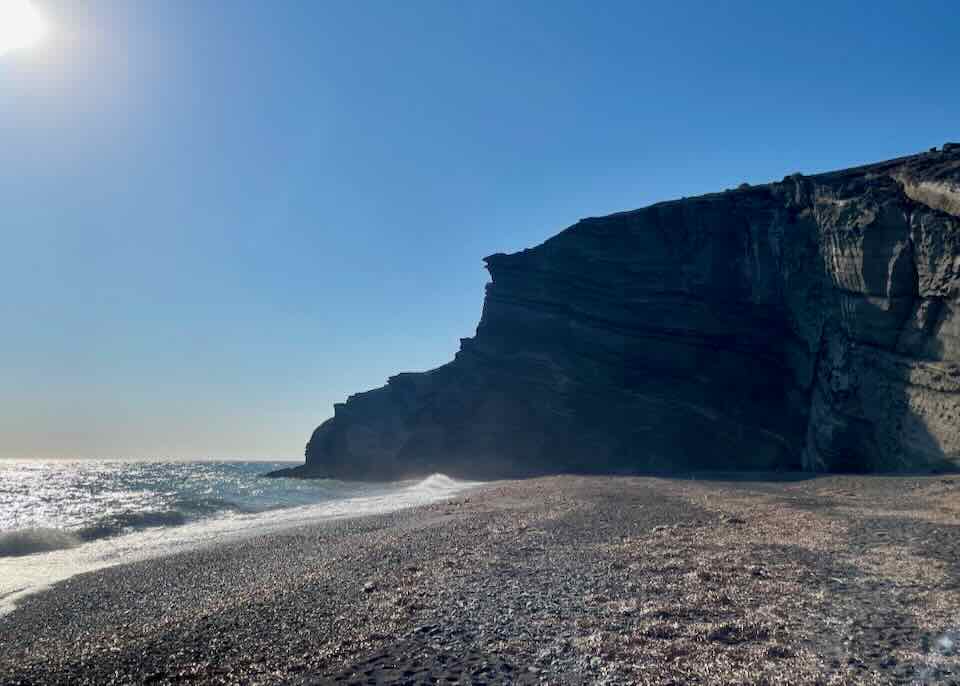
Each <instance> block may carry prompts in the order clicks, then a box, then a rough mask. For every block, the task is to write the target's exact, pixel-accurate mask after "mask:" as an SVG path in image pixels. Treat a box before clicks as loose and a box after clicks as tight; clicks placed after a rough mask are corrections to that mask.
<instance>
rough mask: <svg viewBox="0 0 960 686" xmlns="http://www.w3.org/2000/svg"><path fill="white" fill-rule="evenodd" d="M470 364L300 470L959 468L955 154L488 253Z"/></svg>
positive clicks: (443, 374) (446, 369) (351, 406)
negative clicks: (483, 296) (486, 277)
mask: <svg viewBox="0 0 960 686" xmlns="http://www.w3.org/2000/svg"><path fill="white" fill-rule="evenodd" d="M486 263H487V268H488V269H489V271H490V276H491V279H492V280H491V282H490V283H489V284H488V286H487V294H486V300H485V302H484V306H483V316H482V318H481V321H480V324H479V326H478V327H477V332H476V336H475V337H474V338H468V339H464V340H463V341H462V346H461V349H460V351H459V352H458V353H457V355H456V358H455V359H454V360H453V361H452V362H450V363H449V364H446V365H444V366H442V367H440V368H438V369H435V370H432V371H429V372H424V373H416V374H413V373H409V374H399V375H397V376H394V377H392V378H391V379H390V380H389V382H388V383H387V385H386V386H384V387H382V388H378V389H376V390H372V391H368V392H366V393H359V394H357V395H354V396H351V397H350V398H349V399H348V400H347V402H346V403H343V404H338V405H337V406H336V408H335V416H334V417H333V418H332V419H330V420H328V421H327V422H325V423H324V424H323V425H322V426H320V427H319V428H318V429H317V430H316V431H315V432H314V434H313V437H312V438H311V439H310V442H309V444H308V445H307V451H306V457H307V461H306V465H305V466H303V467H299V468H296V469H294V470H288V471H287V472H286V473H287V474H293V475H297V476H332V477H340V478H360V479H368V478H376V479H386V478H397V477H405V476H415V475H422V474H426V473H429V472H434V471H442V472H444V473H447V474H450V475H453V476H464V477H476V478H484V477H500V476H517V475H526V474H537V473H546V472H562V471H577V472H614V473H616V472H637V471H670V470H688V469H764V470H766V469H801V468H802V469H806V470H815V471H831V470H838V471H915V470H934V469H951V468H955V467H956V466H957V465H960V300H958V297H960V296H958V293H960V288H958V287H960V146H955V145H947V146H944V149H943V150H940V151H931V152H929V153H925V154H921V155H916V156H912V157H906V158H901V159H897V160H891V161H889V162H883V163H880V164H875V165H869V166H865V167H859V168H855V169H849V170H845V171H839V172H834V173H828V174H820V175H817V176H803V175H800V174H796V175H793V176H790V177H787V178H785V179H784V180H783V181H782V182H780V183H772V184H768V185H764V186H753V187H746V186H743V187H741V188H739V189H737V190H733V191H727V192H724V193H717V194H714V195H706V196H702V197H698V198H687V199H683V200H677V201H672V202H665V203H660V204H657V205H653V206H651V207H647V208H644V209H640V210H635V211H631V212H623V213H619V214H613V215H610V216H608V217H600V218H590V219H584V220H582V221H580V222H578V223H577V224H575V225H574V226H571V227H570V228H568V229H566V230H565V231H563V232H561V233H560V234H558V235H557V236H555V237H553V238H551V239H549V240H548V241H546V242H545V243H543V244H542V245H540V246H537V247H536V248H532V249H529V250H524V251H523V252H519V253H515V254H511V255H505V254H497V255H492V256H490V257H488V258H486Z"/></svg>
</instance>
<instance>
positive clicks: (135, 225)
mask: <svg viewBox="0 0 960 686" xmlns="http://www.w3.org/2000/svg"><path fill="white" fill-rule="evenodd" d="M4 1H7V0H0V2H4ZM34 4H35V6H36V7H37V8H38V9H39V10H40V11H41V12H42V14H43V15H44V16H45V17H46V18H47V20H48V23H49V25H50V29H51V30H50V35H49V36H48V37H47V40H45V41H44V42H43V43H42V44H39V45H36V46H34V47H32V48H30V49H25V50H19V51H14V52H9V53H6V54H3V55H0V151H2V153H0V240H2V249H0V327H2V328H0V457H4V458H30V457H38V458H53V457H57V458H85V457H91V458H94V457H99V458H173V457H176V458H183V459H211V458H212V459H223V458H264V459H280V458H289V459H297V458H299V457H301V456H302V454H303V446H304V444H305V442H306V440H307V439H308V437H309V434H310V432H311V431H312V430H313V428H314V427H315V426H316V425H317V424H318V423H320V422H321V421H323V420H324V419H326V418H327V417H329V416H330V415H331V414H332V409H333V408H332V405H333V403H334V402H341V401H343V400H344V399H345V398H346V396H348V395H349V394H351V393H356V392H359V391H363V390H367V389H370V388H374V387H376V386H380V385H382V384H383V383H384V382H385V381H386V379H387V377H388V376H390V375H392V374H394V373H397V372H399V371H416V370H424V369H429V368H432V367H435V366H438V365H440V364H443V363H444V362H446V361H448V360H450V359H451V358H452V357H453V354H454V352H455V351H456V350H457V348H458V346H459V339H460V338H461V337H467V336H471V335H473V332H474V330H475V327H476V324H477V321H478V319H479V316H480V312H481V306H482V301H483V289H484V285H485V283H486V282H487V280H488V278H487V274H486V272H485V271H484V269H483V264H482V258H483V257H484V256H486V255H489V254H492V253H495V252H511V251H516V250H520V249H523V248H525V247H530V246H532V245H536V244H538V243H540V242H542V241H543V240H545V239H546V238H548V237H549V236H551V235H553V234H555V233H556V232H558V231H559V230H561V229H563V228H564V227H566V226H568V225H570V224H572V223H574V222H576V221H577V220H578V219H580V218H582V217H586V216H596V215H602V214H607V213H610V212H615V211H620V210H626V209H632V208H636V207H641V206H644V205H647V204H650V203H652V202H656V201H659V200H666V199H671V198H677V197H681V196H690V195H696V194H700V193H706V192H711V191H718V190H722V189H724V188H729V187H733V186H736V185H738V184H740V183H741V182H744V181H746V182H750V183H762V182H765V181H769V180H777V179H780V178H782V177H783V176H785V175H787V174H790V173H794V172H797V171H799V172H804V173H813V172H817V171H826V170H829V169H834V168H842V167H846V166H851V165H856V164H862V163H867V162H872V161H878V160H882V159H887V158H891V157H896V156H900V155H905V154H910V153H914V152H919V151H921V150H925V149H928V148H930V147H933V146H936V145H941V144H943V143H944V142H947V141H950V140H958V139H960V87H958V86H960V83H958V81H960V40H957V36H958V35H960V12H957V11H956V5H955V0H950V1H946V0H945V1H943V2H933V1H922V0H918V1H915V2H909V3H907V2H884V1H883V0H874V1H871V2H869V3H864V2H842V1H841V2H837V1H831V2H804V3H796V2H670V3H665V2H632V1H631V2H615V1H613V0H605V1H604V2H602V3H597V2H588V1H583V2H564V1H562V0H550V1H548V2H535V1H533V0H527V1H524V2H512V1H511V2H505V1H503V2H501V1H499V0H480V1H477V2H459V1H453V0H449V1H445V2H439V1H437V2H434V1H431V0H412V1H411V2H404V3H397V2H387V1H382V2H381V1H376V2H375V1H352V0H351V1H349V2H347V1H344V2H326V1H321V0H318V1H316V2H299V1H294V0H258V1H256V2H254V1H250V0H229V1H228V0H217V1H214V0H137V1H133V0H122V1H119V0H118V1H112V0H87V1H85V0H59V1H55V0H34Z"/></svg>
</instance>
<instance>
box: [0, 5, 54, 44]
mask: <svg viewBox="0 0 960 686" xmlns="http://www.w3.org/2000/svg"><path fill="white" fill-rule="evenodd" d="M48 31H49V27H48V26H47V21H46V19H45V18H44V16H43V15H42V14H41V13H40V11H39V10H38V9H37V8H36V7H35V6H34V4H33V3H32V2H31V0H0V55H3V54H5V53H8V52H11V51H13V50H21V49H25V48H29V47H32V46H34V45H36V44H38V43H40V42H41V41H42V40H43V39H44V38H45V37H46V35H47V32H48Z"/></svg>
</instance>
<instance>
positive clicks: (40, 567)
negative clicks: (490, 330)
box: [0, 460, 475, 612]
mask: <svg viewBox="0 0 960 686" xmlns="http://www.w3.org/2000/svg"><path fill="white" fill-rule="evenodd" d="M286 466H290V463H271V462H124V461H94V460H77V461H38V460H0V612H3V611H9V610H10V609H11V608H12V607H13V604H14V602H15V601H16V600H18V599H19V598H21V597H22V596H23V595H25V594H26V593H30V592H34V591H36V590H38V589H40V588H43V587H44V586H47V585H49V584H51V583H54V582H56V581H59V580H62V579H65V578H68V577H70V576H72V575H74V574H78V573H80V572H85V571H91V570H94V569H98V568H101V567H105V566H109V565H114V564H119V563H123V562H132V561H135V560H140V559H144V558H147V557H152V556H156V555H162V554H169V553H173V552H178V551H182V550H189V549H191V548H195V547H197V546H200V545H209V544H215V543H217V542H222V541H227V540H231V539H236V538H238V537H242V536H249V535H253V534H259V533H268V532H271V531H276V530H279V529H282V528H287V527H291V526H295V525H297V524H304V523H311V522H317V521H322V520H324V519H331V518H337V517H349V516H358V515H364V514H374V513H380V512H389V511H392V510H397V509H401V508H405V507H412V506H415V505H422V504H426V503H430V502H435V501H437V500H442V499H444V498H448V497H450V496H452V495H454V494H456V493H458V492H460V491H463V490H464V489H467V488H470V487H472V486H473V485H475V484H472V483H468V482H462V481H455V480H453V479H449V478H447V477H445V476H443V475H439V474H436V475H433V476H431V477H428V478H426V479H422V480H413V481H401V482H392V483H358V482H344V481H335V480H330V479H312V480H300V479H286V478H283V479H267V478H264V477H263V474H265V473H267V472H269V471H272V470H274V469H279V468H281V467H286Z"/></svg>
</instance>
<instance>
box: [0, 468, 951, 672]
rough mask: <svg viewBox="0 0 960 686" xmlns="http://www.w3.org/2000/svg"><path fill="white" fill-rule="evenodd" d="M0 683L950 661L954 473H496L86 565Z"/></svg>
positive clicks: (871, 668)
mask: <svg viewBox="0 0 960 686" xmlns="http://www.w3.org/2000/svg"><path fill="white" fill-rule="evenodd" d="M0 683H3V684H131V683H149V684H168V683H193V684H233V683H244V684H274V683H285V684H428V683H437V684H457V683H459V684H541V683H546V684H594V683H596V684H733V683H736V684H874V683H875V684H916V683H931V684H933V683H937V684H955V683H960V477H957V476H924V477H854V476H829V477H820V478H808V477H806V476H802V475H796V476H790V475H770V476H769V477H768V478H764V477H762V476H760V475H746V476H741V477H738V478H734V477H731V476H729V475H714V476H710V475H695V478H691V477H686V478H646V477H579V476H560V477H549V478H541V479H531V480H526V481H516V482H497V483H493V484H488V485H485V486H481V487H478V488H476V489H473V490H471V491H468V492H466V493H464V494H461V495H458V496H457V497H454V498H452V499H450V500H448V501H445V502H442V503H437V504H432V505H428V506H424V507H418V508H413V509H408V510H401V511H398V512H394V513H391V514H385V515H375V516H368V517H360V518H355V519H343V520H336V521H330V522H325V523H322V524H314V525H310V526H302V527H299V528H291V529H289V530H284V531H282V532H279V533H273V534H271V535H269V536H267V535H264V536H258V537H253V538H249V539H246V540H241V541H233V542H230V543H227V544H223V545H215V546H210V547H206V548H204V549H201V550H197V551H192V552H186V553H182V554H177V555H171V556H167V557H162V558H159V559H153V560H146V561H142V562H138V563H135V564H130V565H122V566H118V567H112V568H108V569H103V570H100V571H96V572H92V573H88V574H83V575H79V576H75V577H72V578H70V579H68V580H66V581H63V582H61V583H59V584H57V585H55V586H54V587H53V588H52V589H50V590H48V591H45V592H42V593H39V594H36V595H32V596H28V597H27V598H25V599H24V600H23V601H22V602H20V604H19V605H18V606H17V609H16V610H14V611H13V612H12V613H10V614H7V615H5V616H3V617H0Z"/></svg>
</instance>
